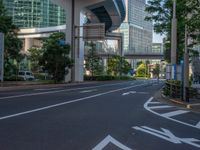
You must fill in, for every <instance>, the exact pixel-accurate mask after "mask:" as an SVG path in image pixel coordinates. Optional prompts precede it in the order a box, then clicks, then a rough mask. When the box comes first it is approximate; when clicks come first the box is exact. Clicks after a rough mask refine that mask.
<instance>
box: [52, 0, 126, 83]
mask: <svg viewBox="0 0 200 150" xmlns="http://www.w3.org/2000/svg"><path fill="white" fill-rule="evenodd" d="M52 2H54V3H56V4H58V5H59V6H61V7H63V8H64V9H65V11H66V20H67V22H66V42H67V43H71V47H72V57H73V59H74V61H75V64H74V68H73V69H72V73H71V76H67V77H66V79H65V80H66V81H70V80H72V81H75V82H81V81H83V74H84V69H83V66H84V64H83V62H84V42H83V40H82V39H79V38H76V39H75V37H74V36H75V32H74V28H75V26H82V25H83V20H84V15H85V16H86V17H87V23H104V24H105V32H112V31H113V30H115V29H117V28H118V27H119V26H120V25H121V23H122V22H123V21H124V19H125V16H126V11H125V3H124V0H52Z"/></svg>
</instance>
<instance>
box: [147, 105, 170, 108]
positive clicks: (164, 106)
mask: <svg viewBox="0 0 200 150" xmlns="http://www.w3.org/2000/svg"><path fill="white" fill-rule="evenodd" d="M172 107H174V106H168V105H161V106H150V107H149V108H150V109H161V108H172Z"/></svg>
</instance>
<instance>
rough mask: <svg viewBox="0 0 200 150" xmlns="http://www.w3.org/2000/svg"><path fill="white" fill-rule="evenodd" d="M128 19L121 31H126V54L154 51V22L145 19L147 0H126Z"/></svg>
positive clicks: (124, 47)
mask: <svg viewBox="0 0 200 150" xmlns="http://www.w3.org/2000/svg"><path fill="white" fill-rule="evenodd" d="M125 3H126V19H125V20H124V22H123V23H122V24H121V27H120V29H119V32H122V33H124V43H123V44H124V45H123V50H124V54H146V53H151V51H152V28H153V23H152V22H149V21H145V16H147V15H148V14H147V13H146V12H145V7H146V2H145V0H125Z"/></svg>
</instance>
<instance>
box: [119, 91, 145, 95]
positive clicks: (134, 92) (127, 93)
mask: <svg viewBox="0 0 200 150" xmlns="http://www.w3.org/2000/svg"><path fill="white" fill-rule="evenodd" d="M136 93H138V94H148V92H136V91H129V92H126V93H123V94H122V96H126V95H129V94H136Z"/></svg>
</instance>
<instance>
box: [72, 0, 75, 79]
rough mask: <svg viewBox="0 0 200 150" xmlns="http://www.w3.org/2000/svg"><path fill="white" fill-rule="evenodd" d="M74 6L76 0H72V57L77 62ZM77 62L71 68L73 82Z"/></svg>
mask: <svg viewBox="0 0 200 150" xmlns="http://www.w3.org/2000/svg"><path fill="white" fill-rule="evenodd" d="M74 7H75V0H72V12H71V13H72V22H71V28H72V29H71V58H72V59H73V60H74V62H75V44H74V43H75V24H74V17H75V15H74V14H75V13H74V10H75V9H74ZM75 67H76V66H75V63H74V66H73V67H72V69H71V82H75Z"/></svg>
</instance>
